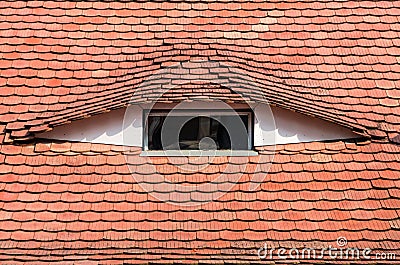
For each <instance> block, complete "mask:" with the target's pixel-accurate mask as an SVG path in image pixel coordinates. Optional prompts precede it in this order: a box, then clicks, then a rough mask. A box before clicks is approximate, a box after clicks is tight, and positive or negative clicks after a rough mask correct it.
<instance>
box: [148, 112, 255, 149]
mask: <svg viewBox="0 0 400 265" xmlns="http://www.w3.org/2000/svg"><path fill="white" fill-rule="evenodd" d="M251 126H252V116H251V112H249V111H247V112H238V113H232V111H230V112H227V113H224V112H218V111H216V114H212V113H207V114H202V113H192V112H190V113H178V114H177V113H174V114H173V115H168V112H151V113H149V114H148V116H147V123H146V133H145V145H146V146H145V149H147V150H251V149H252V135H251V132H252V127H251Z"/></svg>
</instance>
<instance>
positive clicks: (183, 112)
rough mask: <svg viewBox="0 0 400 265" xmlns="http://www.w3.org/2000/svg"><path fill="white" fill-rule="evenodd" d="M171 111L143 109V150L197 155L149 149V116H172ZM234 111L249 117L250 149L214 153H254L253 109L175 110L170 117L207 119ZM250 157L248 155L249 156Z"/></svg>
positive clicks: (248, 141)
mask: <svg viewBox="0 0 400 265" xmlns="http://www.w3.org/2000/svg"><path fill="white" fill-rule="evenodd" d="M170 111H171V109H143V115H142V118H143V119H142V122H143V123H142V124H143V137H142V150H143V151H144V152H146V154H147V153H148V152H154V153H160V152H167V153H176V152H177V151H178V152H179V151H183V152H185V151H187V152H189V153H196V151H199V150H168V151H167V150H149V147H148V140H149V135H148V127H149V124H148V122H147V120H148V117H149V116H167V115H169V114H170ZM233 111H235V113H234V114H237V115H247V116H248V118H247V122H248V124H247V137H248V138H247V143H248V149H247V150H232V149H229V150H216V151H213V152H219V153H221V154H222V153H227V152H235V153H237V154H240V153H243V154H246V152H252V151H254V113H253V111H252V110H251V109H233V110H231V109H179V110H174V111H173V113H171V114H170V115H173V116H193V118H195V117H198V116H201V115H200V114H205V115H204V116H206V117H211V118H212V117H213V116H222V115H224V114H225V115H226V116H228V115H232V114H233ZM247 155H248V154H247Z"/></svg>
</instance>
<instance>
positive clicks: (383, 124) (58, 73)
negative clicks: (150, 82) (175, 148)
mask: <svg viewBox="0 0 400 265" xmlns="http://www.w3.org/2000/svg"><path fill="white" fill-rule="evenodd" d="M399 16H400V3H399V2H397V1H340V2H338V1H331V2H327V1H297V2H291V1H281V0H280V1H275V0H274V1H259V0H257V1H230V2H229V3H227V2H222V1H221V2H220V1H212V2H179V3H178V2H122V1H121V2H119V1H113V2H93V1H87V2H83V1H77V2H72V1H71V2H66V1H2V2H0V95H1V97H0V141H1V142H2V145H1V149H0V187H1V190H0V220H1V221H0V240H1V243H0V249H1V250H2V251H1V254H0V262H1V263H4V264H9V263H11V264H15V263H24V262H26V263H30V264H31V263H32V264H48V263H49V262H61V263H67V262H70V263H73V264H79V263H82V264H90V263H91V262H93V264H98V263H100V264H112V263H118V264H121V263H124V262H125V263H152V262H162V263H172V262H182V263H201V262H205V263H214V262H219V263H222V262H226V263H235V262H254V263H257V262H260V259H259V258H258V257H257V253H256V251H257V249H258V248H259V247H260V246H263V244H264V243H265V242H269V243H271V244H272V245H273V246H280V245H284V244H286V245H287V244H300V245H302V246H304V245H306V244H308V243H310V242H313V243H315V244H317V245H319V246H327V245H333V246H335V245H336V243H335V241H336V239H337V238H338V237H340V236H343V237H346V238H347V240H348V246H350V247H359V248H366V247H368V248H371V249H373V250H374V251H383V252H393V253H396V254H397V256H398V257H400V245H399V241H400V221H399V220H400V210H399V203H400V182H399V181H400V180H399V175H400V174H399V173H400V163H399V160H400V147H399V145H398V143H399V142H400V140H399V139H400V138H399V137H400V135H399V131H400V118H399V117H400V107H399V104H400V92H399V89H398V87H399V85H400V67H399V62H400V61H399V60H400V59H399V58H400V48H399V44H400V43H399V39H400V38H399V37H400V33H399V30H400V28H399ZM189 60H194V61H196V60H210V61H216V62H223V63H225V64H227V65H232V66H234V67H237V68H238V69H241V70H242V71H243V72H245V73H246V74H247V75H249V76H251V77H253V78H254V79H255V80H256V81H255V82H256V84H257V86H258V87H259V90H257V91H255V92H257V93H259V94H257V93H253V92H254V91H253V90H252V89H249V90H248V91H247V90H245V91H244V92H243V93H242V94H241V95H239V96H238V95H235V94H234V93H230V92H231V91H228V90H229V89H227V88H226V87H223V86H218V85H215V84H214V82H213V81H214V80H219V79H220V78H229V77H230V73H229V72H228V73H224V72H219V71H215V72H212V71H211V72H212V74H209V75H207V80H208V81H209V83H208V84H207V83H206V84H201V85H199V84H192V83H190V82H189V83H188V84H184V86H182V87H180V88H179V89H178V90H177V91H172V92H171V94H168V95H166V98H165V100H166V101H168V102H170V101H179V100H182V99H184V98H193V97H194V96H199V97H201V99H208V98H213V97H216V98H218V99H223V100H227V101H236V100H238V101H240V100H241V97H249V98H251V99H253V100H255V101H257V100H259V101H261V99H260V98H261V96H260V95H262V96H264V97H265V98H267V99H268V101H269V102H270V103H272V104H274V105H277V106H279V107H283V108H287V109H291V110H293V111H297V112H301V113H304V114H307V115H312V116H316V117H318V118H321V119H325V120H328V121H331V122H334V123H337V124H340V125H342V126H346V127H348V128H351V129H353V130H354V131H356V132H358V133H362V134H364V135H365V137H366V138H365V139H364V140H360V141H356V142H354V141H347V142H343V141H334V142H330V143H324V142H314V143H306V144H292V145H284V146H278V148H277V154H276V156H275V160H274V162H273V164H272V166H271V168H270V171H269V172H270V173H269V174H268V175H267V178H266V179H265V180H264V182H263V183H262V184H261V186H260V187H259V189H257V190H256V191H249V189H248V187H249V185H250V182H251V181H250V176H251V175H252V174H253V173H254V170H260V171H263V170H265V169H264V168H263V167H260V168H257V167H256V166H257V165H258V162H257V161H259V160H257V159H259V158H260V157H264V156H267V154H268V153H269V152H270V151H269V150H268V148H267V147H266V148H260V150H259V153H260V155H259V156H258V157H256V158H246V159H244V158H240V159H237V160H235V162H234V163H233V162H232V164H234V166H233V167H232V170H231V171H232V172H230V174H232V176H234V175H235V174H237V173H239V172H245V174H244V175H243V176H242V178H241V179H240V180H239V183H238V185H236V186H235V188H234V189H233V190H231V191H229V192H227V193H226V194H225V195H224V196H223V197H221V198H219V199H218V200H216V201H214V202H212V203H209V204H205V205H202V206H198V207H183V208H182V207H178V206H175V205H172V204H168V203H165V202H160V201H159V200H157V199H156V198H153V197H151V196H150V195H148V194H147V193H146V192H145V191H144V190H142V189H141V188H140V187H139V185H138V183H137V181H135V180H134V179H133V177H132V175H131V172H130V171H129V170H128V167H127V165H126V162H125V160H124V158H123V152H124V149H123V148H121V147H119V146H112V145H101V144H89V143H70V142H58V141H48V142H44V141H43V140H39V139H33V140H32V139H31V141H29V142H24V143H23V144H21V143H19V142H17V140H26V139H27V138H32V136H33V134H34V133H35V132H41V131H45V130H49V129H51V128H52V127H54V126H58V125H60V124H63V123H67V122H70V121H72V120H76V119H82V118H86V117H88V116H91V115H95V114H98V113H102V112H105V111H108V110H110V109H114V108H121V107H123V106H126V105H127V103H128V101H129V100H130V97H131V95H132V92H133V91H135V90H136V89H137V88H138V86H140V84H141V83H142V81H143V80H145V79H146V78H147V77H149V76H151V75H152V74H154V73H155V72H157V71H159V70H160V69H163V68H164V67H166V66H170V65H171V64H175V63H182V64H184V63H185V62H187V61H189ZM239 84H240V82H239ZM148 91H149V93H148V94H147V95H146V96H144V97H143V98H140V99H138V101H140V100H142V101H146V100H148V98H150V97H151V96H152V95H153V94H154V93H153V91H152V90H150V89H149V90H148ZM152 93H153V94H152ZM134 151H135V150H134ZM136 151H137V152H136V153H135V155H134V156H133V157H132V160H130V162H131V168H134V169H135V172H134V173H137V174H138V175H141V176H145V177H146V179H145V180H146V181H148V180H150V181H151V180H153V179H155V178H153V177H154V172H153V171H152V170H151V168H149V167H148V165H147V164H146V163H147V162H146V161H145V160H143V159H142V158H141V157H139V156H138V155H139V150H136ZM152 162H153V164H155V165H156V167H157V170H158V171H159V172H160V173H163V175H164V176H166V177H171V178H174V179H175V180H176V181H177V182H180V183H183V184H195V183H202V182H206V181H208V180H209V177H212V176H214V175H217V174H219V172H221V170H223V169H224V167H225V166H227V165H229V164H230V163H228V160H227V158H219V160H216V161H215V162H214V163H212V164H211V165H210V166H209V167H208V168H207V171H206V172H202V173H201V172H200V173H199V172H197V173H190V172H182V171H180V170H179V169H177V168H176V167H174V166H173V165H171V164H169V163H168V161H166V160H165V158H153V160H152ZM248 162H249V163H248ZM199 163H200V162H199V161H194V160H192V159H190V158H182V161H181V164H183V165H189V166H193V167H198V166H199V165H201V163H200V164H199ZM246 164H247V166H243V165H246ZM221 184H223V183H221ZM202 192H203V191H199V192H198V193H197V194H196V195H195V196H199V197H198V198H200V197H201V196H202ZM186 195H187V194H183V195H182V196H186ZM191 199H193V198H191ZM194 199H196V197H194ZM171 200H172V201H173V200H174V198H171ZM275 258H276V257H275ZM325 261H331V260H330V259H329V258H328V257H325ZM261 262H266V261H261ZM302 262H306V261H302ZM307 262H308V261H307ZM311 262H313V261H310V263H311ZM365 262H366V263H368V262H367V261H365ZM372 262H374V263H379V261H376V260H374V261H372ZM380 262H381V263H386V264H394V263H396V262H397V263H399V261H398V260H396V261H393V260H387V261H380Z"/></svg>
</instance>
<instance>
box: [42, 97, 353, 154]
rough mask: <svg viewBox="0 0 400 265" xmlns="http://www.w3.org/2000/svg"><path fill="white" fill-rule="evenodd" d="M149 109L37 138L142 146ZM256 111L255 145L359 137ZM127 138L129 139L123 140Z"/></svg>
mask: <svg viewBox="0 0 400 265" xmlns="http://www.w3.org/2000/svg"><path fill="white" fill-rule="evenodd" d="M188 104H189V103H188ZM146 108H148V106H146V105H142V106H131V107H129V109H130V110H129V113H130V115H128V116H127V118H126V120H125V121H124V115H125V109H119V110H113V111H110V112H108V113H104V114H100V115H96V116H93V117H90V118H87V119H83V120H78V121H73V122H72V123H70V124H66V125H62V126H58V127H56V128H54V129H53V130H52V131H49V132H44V133H39V134H36V136H37V137H39V138H47V139H58V140H67V141H77V142H90V143H103V144H113V145H126V146H138V147H142V144H143V140H142V139H143V109H146ZM161 108H166V107H161ZM187 108H188V109H208V110H212V109H215V104H213V103H211V102H210V103H207V102H202V103H190V104H189V105H188V106H187ZM253 109H254V116H255V118H254V130H253V132H254V145H255V146H264V145H273V144H289V143H300V142H313V141H325V140H336V139H350V138H356V137H359V136H358V135H356V134H355V133H353V132H352V131H350V130H349V129H346V128H344V127H341V126H339V125H336V124H333V123H329V122H326V121H323V120H321V119H317V118H313V117H310V116H306V115H302V114H298V113H294V112H292V111H288V110H285V109H281V108H276V107H273V108H271V110H272V112H270V111H268V107H266V106H264V105H263V104H258V105H257V106H255V107H254V108H253ZM124 135H125V137H123V136H124ZM127 135H129V137H127ZM124 141H125V142H124Z"/></svg>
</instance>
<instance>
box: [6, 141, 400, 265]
mask: <svg viewBox="0 0 400 265" xmlns="http://www.w3.org/2000/svg"><path fill="white" fill-rule="evenodd" d="M316 147H317V148H316ZM316 149H317V150H316ZM137 154H139V152H137ZM260 154H261V155H260V156H263V151H262V150H260ZM0 156H1V160H2V161H3V162H2V164H1V166H0V172H1V173H2V178H1V182H0V185H1V187H2V191H1V193H0V203H1V205H2V207H1V212H0V217H1V220H2V221H1V222H0V238H1V240H2V243H1V248H2V249H3V251H2V255H1V256H0V260H1V261H2V262H5V263H7V262H11V261H12V262H17V261H21V262H23V261H30V260H40V261H43V262H46V261H48V259H49V256H50V257H51V260H52V261H55V260H62V261H68V260H69V261H79V260H80V259H82V258H83V257H84V258H85V260H88V261H98V262H103V263H105V264H109V262H110V261H111V260H112V259H118V260H119V262H117V263H122V262H123V261H124V260H125V261H129V260H136V261H138V262H139V261H140V262H148V261H156V260H158V259H160V258H165V259H166V260H168V259H172V260H174V259H179V260H182V259H184V260H185V262H189V263H192V262H200V261H202V260H203V261H204V260H209V259H216V260H220V261H221V262H222V261H228V260H231V259H232V257H234V258H235V259H236V260H237V261H240V260H242V261H257V259H258V257H257V256H256V254H255V252H254V251H255V250H256V249H257V248H259V247H260V246H261V245H262V244H263V243H264V242H266V241H268V242H269V243H271V244H277V245H279V244H286V243H288V242H290V243H293V244H304V243H306V242H309V241H310V240H312V241H313V242H317V243H319V244H325V245H329V244H330V245H333V244H335V241H336V239H337V237H338V236H344V237H346V238H347V240H348V244H349V246H351V247H359V248H366V247H368V248H371V249H374V250H376V251H378V250H380V251H391V252H393V253H397V254H400V245H399V243H398V242H399V240H400V230H399V229H398V222H399V220H400V219H399V218H400V214H399V211H398V205H399V203H400V180H399V178H398V176H399V173H400V164H399V162H398V161H399V159H400V147H399V146H397V145H394V144H390V143H369V142H365V143H352V142H332V143H306V144H293V145H284V146H278V149H277V155H276V158H275V161H274V163H273V165H272V167H271V169H270V173H269V175H268V176H267V178H266V179H265V181H264V182H263V183H262V184H261V186H260V187H259V189H257V190H256V191H254V192H249V190H248V188H247V187H248V185H247V184H248V181H249V179H248V177H246V176H247V173H249V174H251V173H252V171H251V167H250V168H246V167H245V170H244V171H242V172H244V173H245V174H244V175H243V176H242V178H241V179H240V180H239V181H238V184H237V185H236V186H235V188H234V189H233V190H231V191H229V192H227V193H226V194H225V195H224V196H223V197H221V198H219V199H217V200H216V201H214V202H211V203H208V204H205V205H202V206H192V207H181V206H178V205H173V204H168V203H165V202H160V201H159V200H158V199H155V198H153V197H152V196H150V195H148V194H147V193H146V192H144V191H143V190H142V189H141V188H140V187H139V184H138V183H137V182H136V181H135V180H134V178H133V177H132V176H131V174H130V172H129V170H128V169H127V166H126V162H125V159H124V157H123V155H122V152H121V148H120V147H117V146H110V145H100V144H87V143H68V142H38V143H36V144H34V145H27V146H15V145H3V146H2V148H1V150H0ZM186 159H187V158H186ZM248 159H250V158H239V159H237V160H236V161H235V163H236V164H237V165H238V166H239V165H240V164H246V163H247V162H248ZM130 161H133V162H134V163H137V165H138V167H137V172H133V173H134V174H135V173H137V174H146V176H147V178H146V180H147V181H149V182H151V181H153V180H154V179H155V178H153V177H152V175H153V173H151V172H146V170H144V168H146V164H143V163H146V161H145V160H144V159H143V158H140V157H139V156H137V157H136V158H135V159H132V160H130ZM153 162H154V164H155V165H157V169H159V170H162V171H163V172H162V173H163V174H164V175H165V176H166V177H172V176H174V177H175V178H176V181H177V182H179V181H181V182H183V183H188V184H193V183H202V182H207V181H209V175H207V174H199V173H197V172H196V173H190V172H186V173H182V172H180V173H178V172H177V168H176V167H175V166H174V165H171V164H169V163H168V159H166V158H154V161H153ZM220 162H222V163H226V162H224V159H222V160H221V161H220ZM220 162H218V161H216V162H215V163H212V164H210V166H209V167H210V169H207V170H209V171H210V172H211V171H214V172H215V175H218V173H219V172H220V170H221V168H220V167H219V165H221V164H220ZM183 163H188V164H190V163H191V162H190V160H186V162H185V161H183ZM241 168H242V167H241ZM232 174H234V173H232ZM146 180H145V181H146ZM199 193H200V194H201V191H199ZM191 199H195V197H192V198H191ZM173 200H174V198H172V199H171V201H173ZM166 260H165V261H166Z"/></svg>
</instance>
